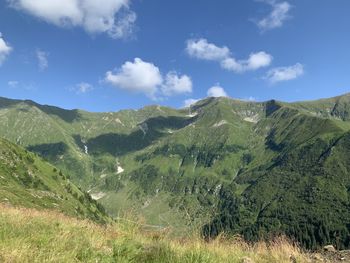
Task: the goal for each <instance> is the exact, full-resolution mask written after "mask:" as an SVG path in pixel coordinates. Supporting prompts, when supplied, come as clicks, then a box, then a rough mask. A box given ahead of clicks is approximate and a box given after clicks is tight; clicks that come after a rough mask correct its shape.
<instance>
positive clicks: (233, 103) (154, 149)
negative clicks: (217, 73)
mask: <svg viewBox="0 0 350 263" xmlns="http://www.w3.org/2000/svg"><path fill="white" fill-rule="evenodd" d="M349 109H350V96H349V95H348V94H346V95H343V96H339V97H336V98H331V99H325V100H319V101H313V102H300V103H283V102H278V101H274V100H271V101H267V102H245V101H239V100H233V99H229V98H207V99H205V100H202V101H199V102H198V103H196V104H195V105H193V106H191V107H190V108H187V109H181V110H175V109H170V108H166V107H160V106H150V107H145V108H143V109H140V110H137V111H134V110H126V111H120V112H115V113H113V112H109V113H90V112H86V111H81V110H63V109H59V108H56V107H51V106H43V105H39V104H36V103H34V102H31V101H13V100H8V99H1V100H0V135H1V136H4V137H5V138H7V139H8V140H10V141H12V142H16V143H17V144H20V145H23V146H25V147H26V148H27V149H29V150H31V151H34V152H36V153H38V154H39V155H40V156H42V157H43V158H45V159H46V160H48V161H49V162H51V163H53V164H55V165H56V166H57V167H59V168H60V169H61V170H62V171H63V172H64V173H69V174H71V175H72V181H73V182H74V183H76V184H78V185H80V186H81V187H82V188H83V189H84V190H86V191H89V192H90V194H91V195H92V197H93V198H94V199H96V200H98V202H100V203H101V204H103V205H104V207H105V208H106V210H107V211H108V212H109V213H110V214H111V215H113V216H120V215H123V214H124V213H125V212H126V211H130V210H132V211H133V213H135V214H136V216H140V217H143V218H144V219H145V221H146V222H147V223H148V224H153V225H156V226H159V227H163V228H164V227H171V228H172V229H173V232H174V233H173V234H175V235H181V236H183V235H186V234H187V233H191V232H195V231H198V229H201V230H202V231H203V233H204V234H205V235H206V236H208V237H213V236H216V235H218V234H219V233H220V232H221V231H226V232H229V233H233V234H235V233H239V234H242V235H244V236H245V238H246V239H248V240H257V239H260V238H269V237H270V236H271V235H279V234H281V233H283V234H286V235H288V236H290V237H291V238H293V239H295V240H297V241H298V242H300V244H302V245H303V246H305V247H307V248H319V247H321V246H323V245H325V244H328V243H330V242H331V243H334V244H336V245H337V246H338V247H340V248H343V247H349V246H350V239H349V233H350V222H349V220H348V218H350V217H349V207H350V203H349V200H350V198H349V193H350V191H349V189H350V183H349V169H350V166H349V163H348V160H347V157H346V156H348V149H349V145H348V137H349V136H348V133H349V130H350V121H349V117H348V116H349V115H348V114H349ZM330 208H331V209H330ZM203 226H204V227H203Z"/></svg>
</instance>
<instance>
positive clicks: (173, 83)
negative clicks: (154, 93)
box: [161, 71, 192, 96]
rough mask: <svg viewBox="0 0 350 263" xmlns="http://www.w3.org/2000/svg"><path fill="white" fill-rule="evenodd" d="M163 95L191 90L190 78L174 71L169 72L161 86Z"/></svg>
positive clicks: (189, 91)
mask: <svg viewBox="0 0 350 263" xmlns="http://www.w3.org/2000/svg"><path fill="white" fill-rule="evenodd" d="M161 90H162V93H163V94H164V95H165V96H172V95H178V94H184V93H191V92H192V80H191V78H190V77H189V76H187V75H182V76H178V74H177V73H176V72H175V71H171V72H169V73H168V74H167V75H166V77H165V80H164V84H163V86H162V88H161Z"/></svg>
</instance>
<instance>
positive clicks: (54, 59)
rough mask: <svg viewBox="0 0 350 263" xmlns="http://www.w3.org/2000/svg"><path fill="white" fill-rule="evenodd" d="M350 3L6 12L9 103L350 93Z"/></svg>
mask: <svg viewBox="0 0 350 263" xmlns="http://www.w3.org/2000/svg"><path fill="white" fill-rule="evenodd" d="M349 10H350V1H348V0H332V1H331V0H322V1H319V0H308V1H305V0H288V1H283V0H282V1H278V0H260V1H256V0H235V1H232V0H218V1H212V0H201V1H199V0H195V1H185V0H177V1H170V0H166V1H165V0H147V1H143V0H103V1H101V0H100V1H98V0H46V1H39V0H4V1H1V3H0V32H1V36H0V96H3V97H10V98H19V99H32V100H35V101H37V102H39V103H43V104H51V105H57V106H60V107H64V108H81V109H86V110H90V111H115V110H120V109H126V108H140V107H142V106H145V105H148V104H161V105H167V106H172V107H181V106H183V105H184V103H185V101H187V103H188V102H190V101H194V100H195V99H200V98H204V97H206V96H222V95H225V96H230V97H234V98H241V99H251V100H258V101H261V100H268V99H272V98H274V99H278V100H283V101H296V100H309V99H317V98H322V97H331V96H335V95H340V94H343V93H346V92H349V91H350V90H349V89H350V63H349V62H350V52H349V47H350V16H349V15H348V13H349Z"/></svg>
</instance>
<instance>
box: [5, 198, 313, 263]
mask: <svg viewBox="0 0 350 263" xmlns="http://www.w3.org/2000/svg"><path fill="white" fill-rule="evenodd" d="M0 237H1V238H0V261H1V262H4V263H7V262H11V263H15V262H21V263H26V262H31V263H32V262H121V263H122V262H125V263H126V262H128V263H129V262H135V263H139V262H144V263H151V262H152V263H167V262H168V263H176V262H179V263H186V262H188V263H216V262H222V263H225V262H227V263H229V262H232V263H236V262H237V263H238V262H252V260H254V261H253V262H256V263H259V262H261V263H263V262H264V263H273V262H276V263H277V262H278V263H283V262H286V263H287V262H288V263H289V262H291V258H292V259H293V260H295V261H293V262H310V259H311V258H312V257H311V256H310V255H307V254H303V253H302V252H301V250H300V249H299V248H298V247H297V246H294V245H292V244H291V243H289V242H288V241H286V240H285V239H276V240H275V241H273V242H270V243H269V244H267V243H263V242H260V243H257V244H255V245H249V244H247V243H245V242H243V241H242V240H240V239H238V238H237V239H232V240H224V239H220V240H217V241H215V242H211V243H206V242H204V241H203V240H201V239H197V238H192V239H181V240H174V239H169V238H168V237H167V234H166V232H155V231H146V230H145V229H143V228H142V226H141V225H140V224H138V223H132V222H127V221H122V222H119V223H118V224H116V225H109V226H108V227H102V226H100V225H96V224H94V223H91V222H90V221H79V220H77V219H75V218H70V217H67V216H64V215H62V214H59V213H55V212H47V211H40V212H39V211H37V210H33V209H18V208H17V209H15V208H9V207H7V206H2V205H0Z"/></svg>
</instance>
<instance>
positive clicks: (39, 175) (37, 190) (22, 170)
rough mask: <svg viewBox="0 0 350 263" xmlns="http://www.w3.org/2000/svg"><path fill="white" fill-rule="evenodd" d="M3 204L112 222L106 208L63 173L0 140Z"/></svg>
mask: <svg viewBox="0 0 350 263" xmlns="http://www.w3.org/2000/svg"><path fill="white" fill-rule="evenodd" d="M0 202H1V203H6V204H9V205H11V206H22V207H28V208H37V209H54V210H58V211H60V212H63V213H65V214H68V215H72V216H76V217H79V218H90V219H92V220H94V221H97V222H105V221H106V220H109V219H108V217H107V216H106V214H105V212H104V210H103V208H102V207H101V206H100V205H99V204H97V203H96V202H95V201H93V200H92V199H91V197H90V196H89V194H86V193H83V192H82V191H81V190H79V189H78V188H77V187H76V186H75V185H74V184H72V183H71V182H70V181H69V179H68V178H67V177H66V176H65V175H64V174H63V173H62V172H61V171H58V170H57V168H55V167H54V166H52V165H50V164H48V163H46V162H45V161H43V160H42V159H41V158H39V157H38V156H36V155H35V154H33V153H30V152H28V151H26V150H24V149H22V148H21V147H19V146H16V145H14V144H12V143H10V142H8V141H6V140H3V139H0Z"/></svg>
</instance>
